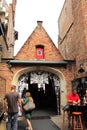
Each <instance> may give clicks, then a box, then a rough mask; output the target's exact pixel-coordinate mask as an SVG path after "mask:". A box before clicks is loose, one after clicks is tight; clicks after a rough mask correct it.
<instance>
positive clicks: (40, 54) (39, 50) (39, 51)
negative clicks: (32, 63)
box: [36, 45, 44, 59]
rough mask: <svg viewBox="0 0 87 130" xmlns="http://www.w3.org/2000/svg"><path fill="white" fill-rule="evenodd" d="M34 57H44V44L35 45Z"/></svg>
mask: <svg viewBox="0 0 87 130" xmlns="http://www.w3.org/2000/svg"><path fill="white" fill-rule="evenodd" d="M36 59H44V46H42V45H37V46H36Z"/></svg>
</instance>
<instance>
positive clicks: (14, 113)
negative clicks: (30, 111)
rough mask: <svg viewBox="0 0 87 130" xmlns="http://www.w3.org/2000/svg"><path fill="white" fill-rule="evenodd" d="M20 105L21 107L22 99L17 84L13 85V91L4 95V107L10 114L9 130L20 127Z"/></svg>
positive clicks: (15, 129)
mask: <svg viewBox="0 0 87 130" xmlns="http://www.w3.org/2000/svg"><path fill="white" fill-rule="evenodd" d="M18 106H20V107H21V99H20V96H19V93H17V92H16V86H15V85H12V86H11V92H8V93H6V94H5V97H4V108H5V109H7V110H6V112H7V114H8V121H7V130H17V129H18ZM21 108H22V107H21Z"/></svg>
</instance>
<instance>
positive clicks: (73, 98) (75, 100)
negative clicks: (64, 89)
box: [67, 88, 80, 105]
mask: <svg viewBox="0 0 87 130" xmlns="http://www.w3.org/2000/svg"><path fill="white" fill-rule="evenodd" d="M67 102H68V103H69V104H70V105H79V104H80V97H79V95H78V93H77V89H76V88H73V89H72V92H71V93H69V94H68V96H67Z"/></svg>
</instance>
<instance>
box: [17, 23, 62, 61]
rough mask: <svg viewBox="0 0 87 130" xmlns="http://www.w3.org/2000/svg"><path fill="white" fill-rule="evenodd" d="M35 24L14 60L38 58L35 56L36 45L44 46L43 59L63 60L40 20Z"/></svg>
mask: <svg viewBox="0 0 87 130" xmlns="http://www.w3.org/2000/svg"><path fill="white" fill-rule="evenodd" d="M37 23H38V24H37V26H36V28H35V30H34V31H33V32H32V34H31V35H30V36H29V37H28V39H27V40H26V42H25V43H24V45H23V46H22V47H21V49H20V50H19V52H18V53H17V55H16V56H15V60H16V59H18V60H33V61H34V60H35V61H36V60H38V59H36V57H35V53H36V48H35V47H36V46H37V45H43V46H44V54H45V58H44V60H45V61H63V60H64V59H63V57H62V55H61V53H60V51H59V50H58V48H57V47H56V46H55V44H54V43H53V41H52V39H51V38H50V37H49V35H48V33H47V32H46V30H45V29H44V27H43V26H42V21H38V22H37Z"/></svg>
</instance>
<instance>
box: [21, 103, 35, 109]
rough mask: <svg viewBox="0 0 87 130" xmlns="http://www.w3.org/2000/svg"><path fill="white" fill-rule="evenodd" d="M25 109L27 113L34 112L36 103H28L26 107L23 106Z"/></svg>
mask: <svg viewBox="0 0 87 130" xmlns="http://www.w3.org/2000/svg"><path fill="white" fill-rule="evenodd" d="M23 109H24V110H25V111H31V110H34V109H35V103H34V102H31V101H29V102H27V103H26V104H25V105H23Z"/></svg>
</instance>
